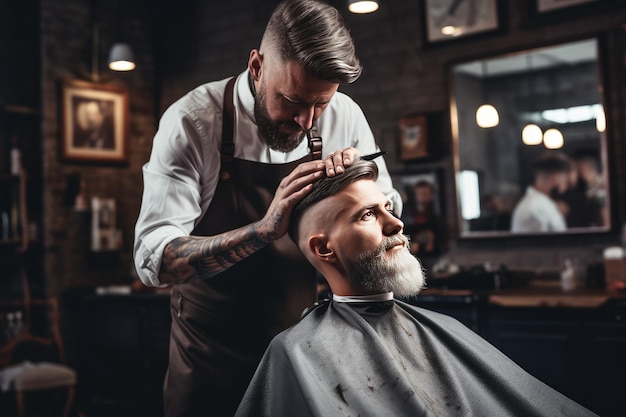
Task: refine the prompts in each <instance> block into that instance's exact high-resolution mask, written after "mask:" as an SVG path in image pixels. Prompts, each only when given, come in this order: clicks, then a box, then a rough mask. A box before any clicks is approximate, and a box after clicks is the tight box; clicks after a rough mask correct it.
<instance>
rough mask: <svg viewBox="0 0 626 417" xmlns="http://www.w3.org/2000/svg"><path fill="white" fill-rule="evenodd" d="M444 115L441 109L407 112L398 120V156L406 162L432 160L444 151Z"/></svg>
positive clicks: (407, 164) (407, 165) (408, 164)
mask: <svg viewBox="0 0 626 417" xmlns="http://www.w3.org/2000/svg"><path fill="white" fill-rule="evenodd" d="M445 123H446V119H445V115H444V112H442V111H433V112H424V113H414V114H407V115H404V116H402V117H400V119H399V120H398V126H397V138H398V139H397V140H398V146H397V149H398V158H399V159H400V160H402V161H404V162H405V163H406V165H405V168H407V167H409V166H410V165H411V161H413V162H423V161H425V160H427V161H433V160H436V159H438V158H440V157H441V154H442V153H443V152H444V149H443V148H444V141H445V138H444V135H445Z"/></svg>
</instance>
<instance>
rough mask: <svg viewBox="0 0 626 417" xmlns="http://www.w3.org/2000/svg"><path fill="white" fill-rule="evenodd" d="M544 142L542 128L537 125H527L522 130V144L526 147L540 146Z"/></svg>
mask: <svg viewBox="0 0 626 417" xmlns="http://www.w3.org/2000/svg"><path fill="white" fill-rule="evenodd" d="M542 140H543V132H542V131H541V128H540V127H539V126H537V125H535V124H532V123H530V124H527V125H526V126H524V128H523V129H522V143H523V144H524V145H539V144H540V143H541V141H542Z"/></svg>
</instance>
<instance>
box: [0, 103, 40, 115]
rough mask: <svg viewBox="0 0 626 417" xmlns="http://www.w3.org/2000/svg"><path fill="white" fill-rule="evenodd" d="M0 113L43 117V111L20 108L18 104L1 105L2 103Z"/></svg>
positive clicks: (33, 108) (34, 108)
mask: <svg viewBox="0 0 626 417" xmlns="http://www.w3.org/2000/svg"><path fill="white" fill-rule="evenodd" d="M0 111H2V112H4V113H12V114H24V115H33V116H40V115H41V110H40V109H38V108H36V107H28V106H20V105H18V104H1V103H0Z"/></svg>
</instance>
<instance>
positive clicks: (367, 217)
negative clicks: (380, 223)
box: [362, 210, 375, 220]
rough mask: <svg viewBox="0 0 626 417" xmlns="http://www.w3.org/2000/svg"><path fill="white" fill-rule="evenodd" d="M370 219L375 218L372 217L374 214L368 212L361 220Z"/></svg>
mask: <svg viewBox="0 0 626 417" xmlns="http://www.w3.org/2000/svg"><path fill="white" fill-rule="evenodd" d="M372 217H375V215H374V212H373V211H371V210H370V211H368V212H366V213H365V214H363V217H362V219H363V220H368V219H370V218H372Z"/></svg>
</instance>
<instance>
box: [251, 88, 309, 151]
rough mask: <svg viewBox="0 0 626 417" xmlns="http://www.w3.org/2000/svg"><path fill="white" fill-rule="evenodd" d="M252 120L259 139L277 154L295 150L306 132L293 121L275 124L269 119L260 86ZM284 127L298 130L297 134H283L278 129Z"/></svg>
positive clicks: (263, 93) (263, 89) (262, 89)
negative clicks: (259, 135) (257, 130)
mask: <svg viewBox="0 0 626 417" xmlns="http://www.w3.org/2000/svg"><path fill="white" fill-rule="evenodd" d="M254 118H255V119H256V124H257V127H258V129H259V133H260V134H261V137H262V138H263V139H264V140H265V143H266V144H267V146H269V147H270V149H272V150H275V151H279V152H291V151H293V150H294V149H296V148H297V147H298V146H299V145H300V144H301V143H302V141H303V140H304V137H305V136H306V132H304V131H303V130H302V127H300V125H298V124H297V123H296V122H294V121H290V120H288V121H279V122H275V121H273V120H272V119H270V115H269V113H268V112H267V106H266V105H265V86H264V85H261V88H260V89H259V91H258V93H257V95H256V97H255V99H254ZM283 127H286V128H289V129H298V130H300V131H299V132H296V133H293V134H290V135H289V134H284V133H281V132H280V129H281V128H283Z"/></svg>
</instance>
